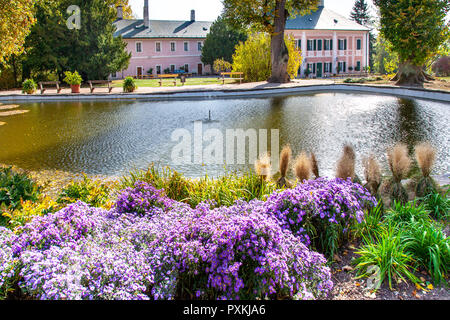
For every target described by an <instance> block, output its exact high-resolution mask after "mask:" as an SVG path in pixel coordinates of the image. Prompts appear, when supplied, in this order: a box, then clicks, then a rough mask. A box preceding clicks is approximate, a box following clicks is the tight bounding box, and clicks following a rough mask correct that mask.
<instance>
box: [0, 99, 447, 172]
mask: <svg viewBox="0 0 450 320" xmlns="http://www.w3.org/2000/svg"><path fill="white" fill-rule="evenodd" d="M21 108H22V109H28V110H30V112H28V113H26V114H23V115H16V116H11V117H8V118H7V119H2V121H5V122H7V125H4V126H2V127H0V162H2V163H9V164H16V165H18V166H20V167H23V168H25V169H33V170H36V169H44V168H45V169H48V168H50V169H51V168H56V169H62V170H68V171H73V172H82V171H83V172H87V173H101V174H120V173H124V172H127V171H128V170H130V169H132V168H145V167H146V166H147V165H148V164H149V163H151V162H157V163H160V164H161V165H170V166H174V167H175V168H176V169H177V170H180V171H182V172H184V173H185V174H187V175H188V176H192V177H195V176H200V175H203V174H205V173H208V174H210V175H214V176H215V175H219V174H221V173H223V171H224V165H208V166H202V165H192V164H191V165H189V164H187V165H173V163H172V160H171V151H172V148H173V147H174V146H175V145H176V142H173V141H172V140H171V134H172V132H173V131H174V130H176V129H179V128H185V129H187V130H188V131H190V132H192V130H193V122H194V121H196V120H198V119H204V118H205V117H207V115H208V112H209V110H211V113H212V117H213V119H214V120H218V122H212V121H211V122H205V123H203V128H204V130H207V129H208V128H216V129H219V130H220V131H221V132H223V133H224V134H225V131H226V129H238V128H241V129H244V130H247V129H255V130H257V131H258V130H259V129H267V130H268V136H269V139H268V142H267V146H268V149H269V150H270V148H271V141H270V129H278V130H279V134H280V147H282V146H283V145H284V144H287V143H289V144H290V145H291V147H292V150H293V153H294V155H296V154H298V153H299V152H300V151H301V150H306V151H314V152H315V153H316V155H317V158H318V160H319V165H320V169H321V174H324V175H332V174H333V171H334V165H335V163H336V160H337V158H338V157H339V155H340V152H341V148H342V145H343V144H345V143H351V144H352V145H353V146H354V147H355V150H356V151H357V154H358V171H359V173H360V174H361V171H362V168H361V166H360V159H361V158H362V157H363V156H364V155H366V154H368V153H371V152H372V153H374V154H375V155H377V157H378V158H379V159H380V160H381V161H382V162H383V166H384V167H385V168H386V167H387V166H386V161H385V151H386V148H387V147H389V146H391V145H393V144H394V143H395V142H397V141H402V142H405V143H407V144H408V146H409V148H410V150H411V151H412V149H413V146H414V145H415V144H416V143H417V142H420V141H425V140H428V141H430V142H431V143H432V144H433V145H435V146H436V148H437V149H438V161H437V167H436V172H435V173H438V174H444V173H448V170H449V168H448V166H449V162H450V161H449V160H450V153H449V151H448V145H449V139H450V129H449V125H448V124H449V123H450V121H449V120H450V108H449V104H444V103H437V102H431V101H425V100H410V99H399V98H394V97H387V96H378V95H360V94H342V93H321V94H316V95H302V96H289V97H275V98H267V99H236V100H228V99H227V100H204V101H177V102H174V101H173V102H148V101H147V102H146V101H120V102H119V101H108V102H104V101H102V102H100V101H90V102H49V103H32V104H23V105H21ZM224 150H225V148H224ZM252 166H253V165H252V164H249V165H248V166H237V165H235V166H229V167H228V169H245V168H247V167H252Z"/></svg>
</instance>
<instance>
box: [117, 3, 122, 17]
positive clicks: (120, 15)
mask: <svg viewBox="0 0 450 320" xmlns="http://www.w3.org/2000/svg"><path fill="white" fill-rule="evenodd" d="M122 19H123V7H122V6H117V20H122Z"/></svg>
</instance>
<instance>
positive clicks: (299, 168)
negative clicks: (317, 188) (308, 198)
mask: <svg viewBox="0 0 450 320" xmlns="http://www.w3.org/2000/svg"><path fill="white" fill-rule="evenodd" d="M293 170H294V174H295V176H296V177H297V179H298V181H299V182H300V183H303V182H305V181H307V180H309V179H310V177H311V170H312V166H311V160H310V158H309V157H308V156H307V154H306V152H302V153H300V155H299V156H298V157H297V158H296V159H295V163H294V168H293Z"/></svg>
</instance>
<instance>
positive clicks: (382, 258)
mask: <svg viewBox="0 0 450 320" xmlns="http://www.w3.org/2000/svg"><path fill="white" fill-rule="evenodd" d="M402 236H403V230H402V229H398V228H397V226H395V225H393V224H390V223H388V224H386V225H383V226H382V228H381V230H380V232H379V233H378V234H376V235H375V240H376V241H375V242H373V239H372V238H367V237H364V243H365V244H364V245H363V246H362V247H361V248H360V249H359V250H358V251H357V252H356V254H357V255H359V257H358V258H356V259H355V261H354V263H355V264H356V270H357V274H358V277H357V278H362V277H367V276H371V275H372V274H371V273H370V267H372V266H375V267H377V268H378V272H377V273H378V281H377V283H376V286H375V289H378V288H379V287H380V286H381V284H382V283H383V281H384V280H385V279H386V278H387V279H388V283H389V288H391V289H392V281H393V280H394V281H395V283H397V282H398V280H400V279H401V280H403V281H406V278H408V279H410V280H411V281H412V282H414V283H417V282H418V279H417V277H416V276H415V275H414V274H413V264H414V262H415V261H414V258H413V256H412V254H411V253H409V252H408V251H407V250H406V245H405V244H404V243H403V242H402V241H401V240H402Z"/></svg>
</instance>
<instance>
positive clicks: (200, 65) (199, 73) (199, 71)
mask: <svg viewBox="0 0 450 320" xmlns="http://www.w3.org/2000/svg"><path fill="white" fill-rule="evenodd" d="M202 74H203V65H202V64H201V63H199V64H198V75H199V76H201V75H202Z"/></svg>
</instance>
